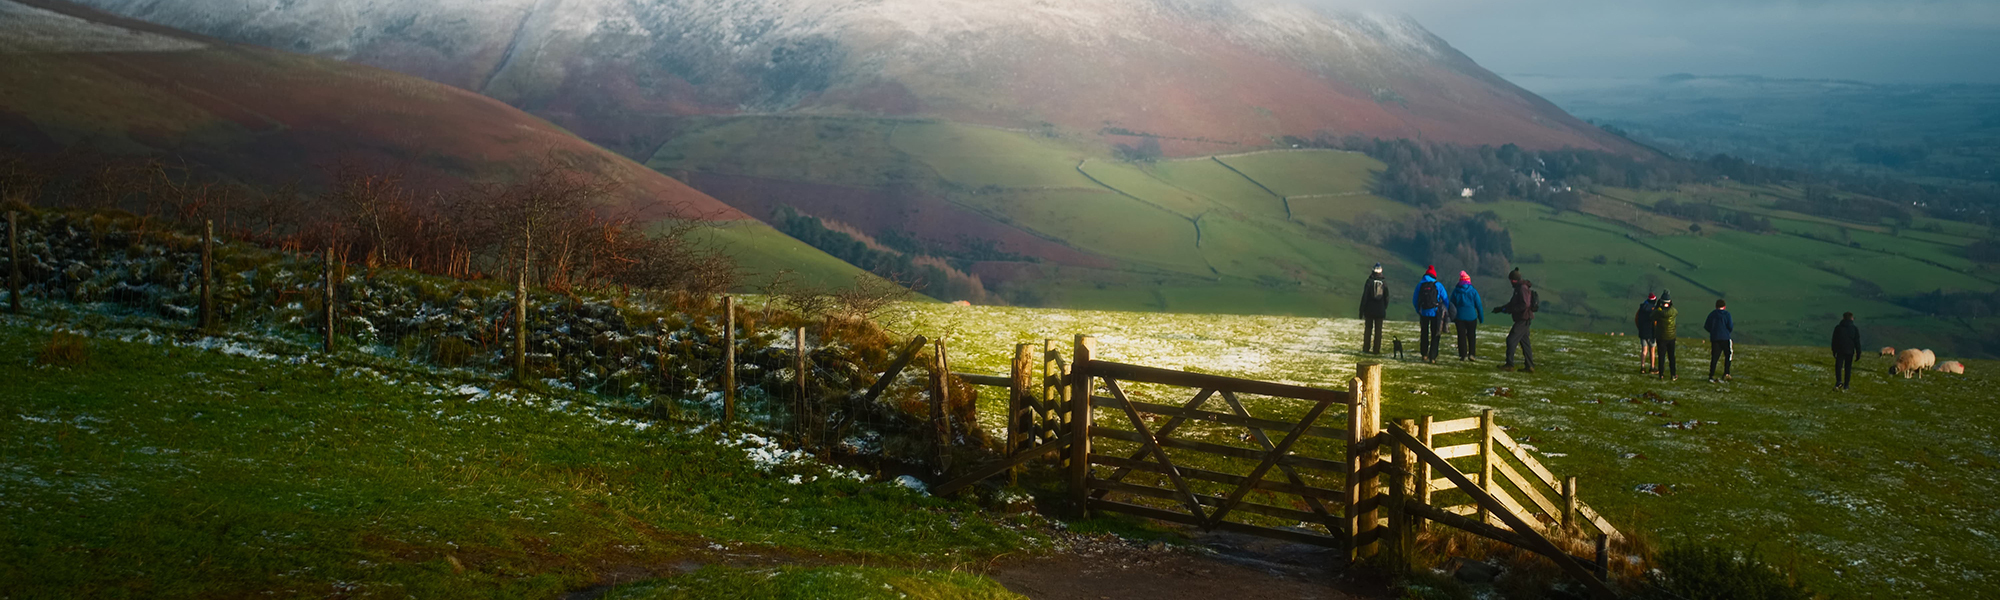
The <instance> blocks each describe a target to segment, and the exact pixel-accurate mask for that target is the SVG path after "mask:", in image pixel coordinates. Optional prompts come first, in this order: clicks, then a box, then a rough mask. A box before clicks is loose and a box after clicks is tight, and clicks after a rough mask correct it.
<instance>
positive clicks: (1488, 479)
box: [1479, 408, 1494, 525]
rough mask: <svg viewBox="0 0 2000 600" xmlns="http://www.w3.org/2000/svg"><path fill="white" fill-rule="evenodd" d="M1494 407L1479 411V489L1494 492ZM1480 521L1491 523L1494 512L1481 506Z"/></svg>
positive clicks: (1489, 492)
mask: <svg viewBox="0 0 2000 600" xmlns="http://www.w3.org/2000/svg"><path fill="white" fill-rule="evenodd" d="M1493 427H1494V425H1493V409H1491V408H1489V409H1486V410H1484V411H1480V413H1479V489H1481V490H1485V491H1486V493H1488V494H1491V493H1493ZM1479 522H1481V523H1486V524H1488V525H1491V524H1493V523H1494V521H1493V514H1492V513H1491V512H1490V511H1487V510H1486V507H1484V506H1481V507H1479Z"/></svg>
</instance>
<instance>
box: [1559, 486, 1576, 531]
mask: <svg viewBox="0 0 2000 600" xmlns="http://www.w3.org/2000/svg"><path fill="white" fill-rule="evenodd" d="M1562 492H1563V515H1562V520H1563V531H1569V532H1574V531H1576V477H1574V476H1571V477H1564V478H1563V490H1562Z"/></svg>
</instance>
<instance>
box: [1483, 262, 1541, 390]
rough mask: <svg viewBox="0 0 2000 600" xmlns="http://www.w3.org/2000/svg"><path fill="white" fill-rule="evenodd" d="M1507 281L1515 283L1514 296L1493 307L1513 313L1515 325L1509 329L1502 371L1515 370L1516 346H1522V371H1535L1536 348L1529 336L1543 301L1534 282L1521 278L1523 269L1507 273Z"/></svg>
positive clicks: (1496, 311) (1495, 310) (1496, 310)
mask: <svg viewBox="0 0 2000 600" xmlns="http://www.w3.org/2000/svg"><path fill="white" fill-rule="evenodd" d="M1507 281H1509V282H1512V283H1513V284H1514V297H1512V298H1509V299H1508V300H1507V303H1506V304H1503V305H1500V307H1498V308H1495V309H1493V312H1495V313H1506V314H1508V315H1513V317H1514V327H1513V328H1512V329H1508V330H1507V364H1504V365H1500V370H1502V371H1512V370H1514V347H1515V346H1520V347H1521V372H1523V373H1533V372H1535V350H1534V346H1533V344H1532V342H1531V341H1530V340H1529V336H1530V334H1531V333H1532V328H1533V327H1534V325H1535V311H1537V310H1540V309H1541V302H1538V301H1537V300H1538V299H1537V298H1536V297H1535V290H1534V284H1532V283H1529V282H1528V280H1525V279H1521V270H1520V269H1514V271H1513V272H1511V273H1508V274H1507Z"/></svg>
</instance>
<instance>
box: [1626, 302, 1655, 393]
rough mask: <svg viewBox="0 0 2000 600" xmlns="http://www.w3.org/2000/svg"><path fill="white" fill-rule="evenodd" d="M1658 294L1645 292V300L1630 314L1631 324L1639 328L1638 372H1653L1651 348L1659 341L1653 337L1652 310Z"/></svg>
mask: <svg viewBox="0 0 2000 600" xmlns="http://www.w3.org/2000/svg"><path fill="white" fill-rule="evenodd" d="M1659 303H1660V296H1659V295H1658V294H1646V301H1645V302H1640V303H1639V312H1638V313H1635V314H1633V315H1632V325H1633V326H1634V327H1637V328H1638V329H1639V363H1640V364H1642V365H1644V366H1641V367H1639V372H1640V373H1646V374H1649V375H1650V374H1652V373H1653V350H1654V349H1656V348H1657V347H1658V346H1659V345H1660V342H1659V340H1658V339H1655V338H1654V337H1653V310H1654V309H1657V308H1659Z"/></svg>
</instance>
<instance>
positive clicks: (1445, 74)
mask: <svg viewBox="0 0 2000 600" xmlns="http://www.w3.org/2000/svg"><path fill="white" fill-rule="evenodd" d="M87 3H88V4H90V5H92V6H96V7H100V8H104V9H106V10H110V11H112V12H116V13H119V14H123V15H127V16H132V17H136V18H140V19H145V20H148V21H153V22H157V23H162V24H166V25H171V26H174V27H179V28H183V29H188V30H191V31H198V32H202V33H205V34H208V35H214V36H217V37H222V38H226V39H231V40H235V41H242V42H248V43H253V44H259V45H264V46H269V47H274V48H285V49H291V50H299V51H304V52H310V53H313V54H318V55H322V56H329V57H335V58H340V59H345V60H351V61H356V62H361V63H365V64H371V65H377V66H382V67H386V68H390V69H395V70H399V71H403V72H406V73H412V74H416V75H419V76H422V77H426V78H430V79H432V80H435V81H439V82H443V83H447V84H450V85H454V86H458V87H461V88H465V89H470V90H476V91H479V92H481V93H484V94H487V95H489V96H492V97H495V98H499V99H502V100H505V101H507V102H508V103H511V104H514V105H516V106H519V107H522V108H526V109H528V110H530V111H531V112H534V113H535V114H538V115H542V116H544V117H546V118H549V119H550V120H553V121H555V122H557V123H559V124H561V125H563V126H565V127H568V128H570V129H572V130H574V131H577V132H578V133H580V134H581V135H583V137H585V138H586V139H590V140H593V141H596V142H598V143H601V144H605V145H606V146H609V147H612V148H616V149H619V150H620V151H621V152H624V153H626V154H627V155H629V156H634V157H639V156H643V155H644V154H645V153H647V152H649V151H650V150H651V148H652V147H654V146H657V145H658V144H659V143H660V142H663V141H665V140H667V139H670V138H672V137H674V136H675V135H676V134H677V133H678V129H679V124H680V123H679V121H678V120H677V118H678V117H686V116H694V115H731V114H768V113H782V114H843V115H859V116H904V117H930V118H940V119H946V120H951V121H957V122H965V123H979V124H986V125H993V126H1001V127H1017V128H1047V127H1057V128H1062V129H1067V130H1071V131H1078V132H1087V133H1090V134H1092V135H1102V136H1104V137H1107V138H1109V137H1114V136H1115V134H1118V133H1137V134H1139V135H1145V136H1157V139H1159V140H1160V141H1161V142H1162V144H1163V145H1164V146H1165V147H1166V148H1167V149H1168V151H1169V153H1170V154H1175V155H1192V154H1198V153H1204V152H1222V151H1229V150H1231V149H1243V148H1255V147H1261V146H1265V145H1268V144H1269V143H1270V142H1271V141H1272V140H1274V139H1277V138H1280V137H1283V136H1286V135H1293V136H1301V137H1310V136H1312V135H1315V134H1319V133H1331V134H1334V135H1343V134H1361V135H1366V136H1379V137H1389V138H1402V137H1411V138H1414V137H1423V138H1426V139H1432V140H1437V141H1450V142H1459V143H1474V144H1478V143H1491V144H1501V143H1508V142H1512V143H1518V144H1521V145H1523V146H1528V147H1535V148H1557V147H1563V146H1575V147H1581V148H1599V149H1607V150H1613V151H1619V152H1638V151H1639V150H1638V149H1637V148H1636V147H1634V146H1632V145H1630V144H1629V143H1626V142H1624V141H1623V140H1620V139H1618V138H1616V137H1614V136H1611V135H1608V134H1605V133H1603V132H1602V131H1599V130H1597V129H1596V128H1595V127H1592V126H1590V125H1588V124H1585V123H1583V122H1581V121H1579V120H1577V119H1575V118H1573V117H1570V116H1569V115H1568V114H1565V113H1563V112H1562V111H1561V110H1560V109H1557V108H1556V107H1555V106H1554V105H1552V104H1549V103H1548V102H1546V101H1543V100H1542V99H1540V98H1539V97H1536V96H1534V95H1533V94H1530V93H1528V92H1526V91H1524V90H1522V89H1520V88H1518V87H1516V86H1514V85H1513V84H1511V83H1508V82H1507V81H1506V80H1504V79H1501V78H1500V77H1498V76H1496V75H1493V74H1492V73H1490V72H1488V71H1486V70H1485V69H1483V68H1481V67H1479V66H1478V65H1477V64H1475V63H1474V62H1473V61H1472V60H1471V59H1469V58H1467V57H1466V56H1465V55H1463V54H1461V53H1459V52H1458V51H1457V50H1455V49H1453V48H1451V46H1450V45H1449V44H1447V43H1445V41H1444V40H1441V39H1439V38H1437V37H1436V36H1434V35H1431V34H1430V33H1429V32H1427V31H1425V30H1424V29H1423V27H1422V26H1421V25H1419V24H1417V23H1416V22H1414V21H1412V20H1410V19H1408V18H1405V17H1399V16H1389V15H1383V14H1375V13H1354V12H1337V11H1323V10H1315V9H1310V8H1305V7H1303V6H1301V5H1297V4H1294V3H1289V2H1278V1H1267V0H1241V1H1237V0H1196V1H1192V2H1187V1H1162V0H1114V1H1088V2H1086V1H1082V0H1063V1H1058V2H1048V1H1045V0H997V1H981V2H930V1H925V0H892V1H887V2H863V1H857V0H833V1H827V0H747V1H740V2H729V3H714V2H701V1H687V0H677V1H670V2H648V3H633V2H621V1H618V0H565V1H563V2H554V3H551V2H546V1H539V0H498V1H488V0H450V1H445V2H408V1H404V2H359V1H357V0H304V1H297V2H286V3H282V4H280V5H277V6H268V5H266V4H265V3H256V2H244V1H241V0H190V1H181V2H171V3H168V2H154V1H150V0H89V1H88V2H87Z"/></svg>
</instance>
